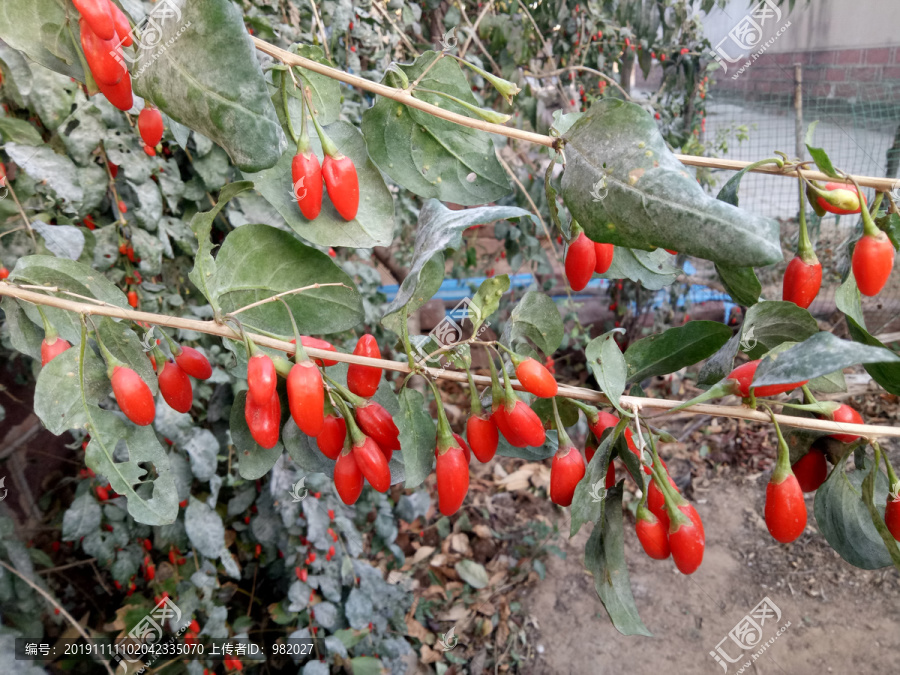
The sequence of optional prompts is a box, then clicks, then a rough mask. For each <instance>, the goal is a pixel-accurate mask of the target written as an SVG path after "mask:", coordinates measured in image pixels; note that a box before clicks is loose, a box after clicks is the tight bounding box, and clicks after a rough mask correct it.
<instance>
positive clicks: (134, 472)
mask: <svg viewBox="0 0 900 675" xmlns="http://www.w3.org/2000/svg"><path fill="white" fill-rule="evenodd" d="M87 416H88V431H89V432H90V434H91V442H90V443H89V444H88V447H87V449H86V451H85V456H84V461H85V464H87V466H88V467H90V468H91V469H93V470H94V471H95V472H96V473H98V474H100V475H102V476H105V477H106V479H107V480H108V481H109V483H110V485H112V489H113V490H115V491H116V492H118V493H119V494H120V495H123V496H124V497H125V498H126V499H127V500H128V513H130V514H131V517H132V518H134V519H135V520H136V521H137V522H139V523H144V524H145V525H168V524H169V523H172V522H174V521H175V518H176V517H177V516H178V492H177V490H176V488H175V478H174V476H173V474H172V469H171V466H170V464H169V456H168V455H167V454H166V453H165V451H164V450H163V448H162V446H161V445H160V444H159V440H158V439H157V437H156V432H155V431H154V430H153V426H152V425H151V426H146V427H139V426H137V425H135V424H131V423H130V422H126V421H125V420H124V419H123V418H122V417H121V416H120V415H119V414H117V413H114V412H110V411H108V410H100V409H99V408H96V407H94V406H90V405H89V406H88V415H87ZM120 445H124V446H125V447H126V448H127V450H128V455H127V457H128V459H127V460H125V461H115V460H114V459H113V453H114V452H115V451H116V450H117V449H118V447H119V446H120ZM154 471H155V478H154V477H153V475H154Z"/></svg>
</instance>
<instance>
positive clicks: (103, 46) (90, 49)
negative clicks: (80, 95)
mask: <svg viewBox="0 0 900 675" xmlns="http://www.w3.org/2000/svg"><path fill="white" fill-rule="evenodd" d="M78 27H79V30H80V31H81V48H82V49H83V50H84V58H85V60H86V61H87V64H88V67H89V68H90V69H91V75H93V76H94V80H95V81H96V82H97V84H98V85H106V86H108V87H111V86H113V85H116V84H119V82H121V81H122V78H123V77H124V76H125V74H126V73H127V72H128V69H127V68H126V67H125V61H124V59H123V58H122V48H121V47H120V46H119V43H118V42H117V41H116V40H115V39H112V38H107V39H103V38H101V37H100V36H99V35H97V33H96V32H94V31H93V30H91V27H90V26H89V25H88V23H87V22H86V21H85V20H84V19H83V18H82V19H81V20H80V21H79V22H78Z"/></svg>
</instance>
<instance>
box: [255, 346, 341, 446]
mask: <svg viewBox="0 0 900 675" xmlns="http://www.w3.org/2000/svg"><path fill="white" fill-rule="evenodd" d="M277 385H278V374H277V373H276V372H275V364H274V363H272V359H270V358H269V355H268V354H263V353H262V352H257V353H256V354H254V355H253V356H251V357H250V359H249V360H248V361H247V396H249V397H250V398H252V399H253V400H254V401H255V402H256V405H265V404H266V403H268V402H269V401H271V400H272V395H273V394H274V393H275V388H276V386H277ZM332 459H333V458H332Z"/></svg>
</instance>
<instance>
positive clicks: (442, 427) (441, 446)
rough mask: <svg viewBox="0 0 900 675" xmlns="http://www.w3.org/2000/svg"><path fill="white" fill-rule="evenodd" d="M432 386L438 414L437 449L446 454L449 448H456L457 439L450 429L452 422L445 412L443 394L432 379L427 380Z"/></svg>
mask: <svg viewBox="0 0 900 675" xmlns="http://www.w3.org/2000/svg"><path fill="white" fill-rule="evenodd" d="M425 379H426V381H427V382H428V384H429V385H430V386H431V391H432V392H433V393H434V402H435V403H436V404H437V413H438V429H437V436H438V439H437V447H438V452H439V453H441V454H444V453H445V452H446V451H447V450H448V449H449V448H452V447H455V446H456V439H455V438H453V430H452V429H451V428H450V421H449V420H448V419H447V413H446V412H445V411H444V404H443V403H442V402H441V394H440V392H439V391H438V389H437V386H436V385H435V383H434V381H433V380H431V378H425Z"/></svg>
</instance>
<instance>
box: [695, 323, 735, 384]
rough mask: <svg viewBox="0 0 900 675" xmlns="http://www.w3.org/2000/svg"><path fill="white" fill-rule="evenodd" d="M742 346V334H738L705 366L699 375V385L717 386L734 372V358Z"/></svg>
mask: <svg viewBox="0 0 900 675" xmlns="http://www.w3.org/2000/svg"><path fill="white" fill-rule="evenodd" d="M740 346H741V334H740V332H738V333H737V334H736V335H734V336H733V337H732V338H731V339H730V340H729V341H728V342H726V343H725V344H724V346H723V347H722V348H721V349H720V350H719V351H717V352H716V353H715V354H713V355H712V356H711V357H710V359H709V361H707V362H706V363H704V364H703V368H701V369H700V373H699V375H697V384H699V385H701V386H706V385H710V384H715V383H716V382H718V381H719V380H721V379H723V378H724V377H725V376H726V375H728V373H730V372H731V371H732V370H734V358H735V357H736V356H737V353H738V350H739V349H740Z"/></svg>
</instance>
